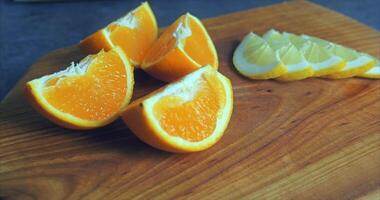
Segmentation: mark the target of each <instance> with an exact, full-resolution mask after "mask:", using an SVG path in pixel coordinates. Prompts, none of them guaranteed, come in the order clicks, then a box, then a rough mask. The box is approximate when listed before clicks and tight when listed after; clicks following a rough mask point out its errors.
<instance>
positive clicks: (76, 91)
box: [43, 51, 127, 120]
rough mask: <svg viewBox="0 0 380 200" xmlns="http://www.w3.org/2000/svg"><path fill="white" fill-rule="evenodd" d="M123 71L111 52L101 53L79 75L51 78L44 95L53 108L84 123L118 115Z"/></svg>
mask: <svg viewBox="0 0 380 200" xmlns="http://www.w3.org/2000/svg"><path fill="white" fill-rule="evenodd" d="M126 86H127V79H126V70H125V67H124V63H123V61H122V60H121V58H120V57H119V55H118V54H117V53H116V52H114V51H109V52H100V53H99V54H98V55H97V56H96V57H95V58H94V60H92V61H91V63H90V64H89V66H88V68H87V71H86V72H85V73H84V74H82V75H70V76H64V75H63V76H60V77H53V78H51V79H49V80H47V81H46V82H45V85H44V88H43V96H44V97H45V99H46V100H47V101H48V102H49V103H50V104H51V105H52V106H53V107H55V108H56V109H58V110H60V111H62V112H65V113H69V114H72V115H74V116H76V117H79V118H82V119H87V120H102V119H105V118H108V117H110V116H111V115H112V114H114V113H115V112H118V111H119V109H120V106H121V104H122V103H123V101H124V99H125V96H126V89H127V87H126Z"/></svg>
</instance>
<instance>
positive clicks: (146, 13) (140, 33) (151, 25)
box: [79, 2, 158, 66]
mask: <svg viewBox="0 0 380 200" xmlns="http://www.w3.org/2000/svg"><path fill="white" fill-rule="evenodd" d="M157 30H158V28H157V22H156V18H155V16H154V14H153V12H152V9H151V8H150V6H149V4H148V3H147V2H145V3H142V4H141V5H140V6H139V7H137V8H136V9H135V10H133V11H131V12H129V13H128V14H127V15H125V16H124V17H122V18H120V19H118V20H116V21H114V22H112V23H111V24H109V25H108V26H106V27H105V28H103V29H100V30H98V31H97V32H95V33H93V34H92V35H90V36H88V37H87V38H85V39H84V40H82V41H81V42H80V44H79V46H80V47H81V49H83V50H84V52H86V53H89V54H95V53H98V52H99V51H100V50H102V49H104V50H106V51H108V50H110V49H111V48H112V47H114V46H119V47H121V48H122V49H123V50H124V52H125V54H126V55H127V57H128V58H129V59H130V62H131V63H132V64H133V65H135V66H137V65H140V64H141V62H142V60H143V58H144V56H145V54H146V53H147V51H148V50H149V48H150V46H151V45H152V44H153V42H154V41H155V40H156V38H157Z"/></svg>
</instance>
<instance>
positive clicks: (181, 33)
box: [173, 14, 192, 48]
mask: <svg viewBox="0 0 380 200" xmlns="http://www.w3.org/2000/svg"><path fill="white" fill-rule="evenodd" d="M188 20H189V15H188V14H186V16H185V19H184V20H183V21H182V22H180V23H179V24H178V26H177V28H176V30H175V31H174V32H173V37H174V38H175V39H176V45H177V46H178V47H180V48H184V45H185V43H184V41H185V39H186V38H188V37H190V36H191V35H192V32H191V29H190V27H189V25H188V23H189V22H188Z"/></svg>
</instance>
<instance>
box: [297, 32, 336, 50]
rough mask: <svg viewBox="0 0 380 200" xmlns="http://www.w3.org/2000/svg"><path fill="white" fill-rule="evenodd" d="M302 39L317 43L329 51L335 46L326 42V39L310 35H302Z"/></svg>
mask: <svg viewBox="0 0 380 200" xmlns="http://www.w3.org/2000/svg"><path fill="white" fill-rule="evenodd" d="M301 37H302V38H303V39H305V40H309V41H312V42H315V43H317V44H318V45H319V46H321V47H323V48H326V49H329V48H331V47H332V46H333V45H334V44H333V43H331V42H329V41H327V40H324V39H321V38H319V37H315V36H310V35H306V34H303V35H301Z"/></svg>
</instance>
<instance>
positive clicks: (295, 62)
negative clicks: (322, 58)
mask: <svg viewBox="0 0 380 200" xmlns="http://www.w3.org/2000/svg"><path fill="white" fill-rule="evenodd" d="M277 53H278V54H279V57H280V59H281V62H282V63H283V64H284V65H285V67H286V69H287V73H286V74H284V75H282V76H280V77H279V78H277V79H278V80H284V81H290V80H301V79H305V78H308V77H311V76H313V74H314V70H313V68H312V67H311V66H310V64H309V63H308V62H307V61H306V59H305V57H304V56H303V55H302V54H301V53H300V52H299V50H298V49H297V48H296V47H295V46H294V45H293V44H289V45H288V46H285V47H282V48H281V49H279V50H278V51H277Z"/></svg>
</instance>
